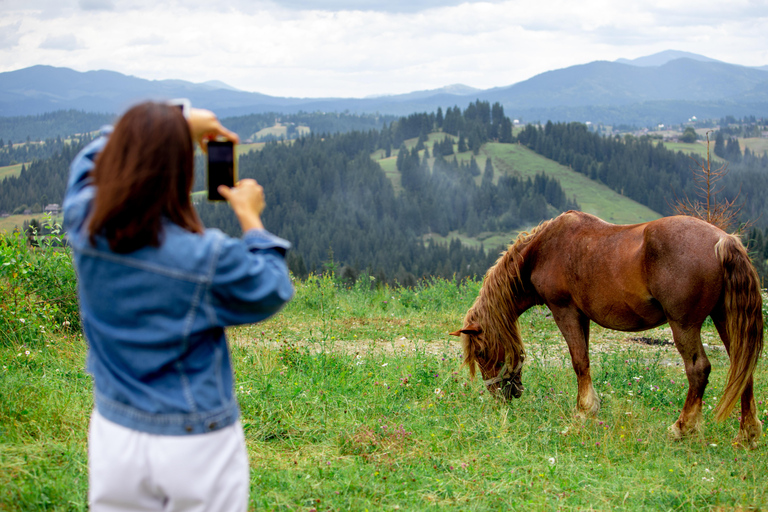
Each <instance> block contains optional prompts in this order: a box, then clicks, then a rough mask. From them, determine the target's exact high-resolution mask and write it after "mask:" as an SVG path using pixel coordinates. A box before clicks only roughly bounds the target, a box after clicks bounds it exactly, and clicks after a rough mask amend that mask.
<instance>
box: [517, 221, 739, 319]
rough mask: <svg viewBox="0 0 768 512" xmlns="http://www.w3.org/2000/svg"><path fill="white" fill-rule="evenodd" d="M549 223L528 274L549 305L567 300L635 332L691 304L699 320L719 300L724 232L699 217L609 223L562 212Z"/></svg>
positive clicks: (595, 316)
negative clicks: (534, 265)
mask: <svg viewBox="0 0 768 512" xmlns="http://www.w3.org/2000/svg"><path fill="white" fill-rule="evenodd" d="M549 228H550V229H548V231H549V233H548V234H543V235H544V236H543V237H542V240H541V244H540V245H539V246H538V249H539V254H538V257H537V260H538V261H537V266H538V267H539V268H534V269H533V274H532V275H531V277H532V281H533V282H534V285H535V286H536V287H537V289H539V292H540V295H541V296H542V298H543V299H544V302H545V303H547V304H548V305H549V306H550V307H552V306H553V305H554V306H557V305H558V303H559V304H562V305H563V306H565V305H566V304H569V303H570V304H572V305H573V306H574V307H577V308H578V309H580V310H582V311H583V312H584V313H585V314H587V316H589V317H590V318H591V319H592V320H594V321H596V322H598V323H600V324H601V325H603V326H605V327H610V328H614V329H620V330H643V329H647V328H649V327H653V326H654V325H659V324H660V323H663V322H664V321H665V319H666V318H676V317H679V316H684V315H687V314H689V312H690V310H691V303H692V301H697V300H698V301H701V302H700V304H701V305H702V306H703V308H696V309H697V310H699V311H703V309H707V311H706V314H704V317H706V315H707V314H709V310H711V308H713V307H714V305H715V303H716V302H717V300H718V299H719V297H720V294H721V288H722V269H721V267H720V265H719V262H718V259H717V257H716V254H715V244H716V243H717V242H718V240H720V238H722V237H723V236H727V235H726V234H725V233H724V232H723V231H721V230H719V229H717V228H715V227H714V226H711V225H710V224H707V223H706V222H704V221H700V220H698V219H694V218H692V217H682V216H677V217H664V218H662V219H659V220H656V221H652V222H648V223H642V224H633V225H615V224H610V223H608V222H605V221H602V220H601V219H599V218H597V217H595V216H593V215H589V214H586V213H582V212H567V213H565V214H563V215H561V216H560V217H558V218H557V219H555V220H554V221H553V223H552V225H551V226H549ZM702 320H703V318H702ZM694 321H698V318H697V319H695V320H694Z"/></svg>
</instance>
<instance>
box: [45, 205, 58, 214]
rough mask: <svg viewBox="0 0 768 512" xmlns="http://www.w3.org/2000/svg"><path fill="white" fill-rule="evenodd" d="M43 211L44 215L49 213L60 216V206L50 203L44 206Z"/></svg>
mask: <svg viewBox="0 0 768 512" xmlns="http://www.w3.org/2000/svg"><path fill="white" fill-rule="evenodd" d="M43 211H44V212H45V213H50V214H51V215H59V214H61V206H60V205H58V204H56V203H51V204H49V205H46V206H45V208H44V209H43Z"/></svg>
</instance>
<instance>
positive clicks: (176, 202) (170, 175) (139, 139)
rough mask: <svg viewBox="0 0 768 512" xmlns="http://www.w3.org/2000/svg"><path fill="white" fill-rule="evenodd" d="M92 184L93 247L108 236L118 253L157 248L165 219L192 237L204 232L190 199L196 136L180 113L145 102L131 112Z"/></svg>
mask: <svg viewBox="0 0 768 512" xmlns="http://www.w3.org/2000/svg"><path fill="white" fill-rule="evenodd" d="M93 180H94V185H95V186H96V197H95V199H94V204H93V212H92V213H91V217H90V221H89V224H88V232H89V235H90V241H91V244H95V237H96V235H103V236H104V237H106V239H107V240H108V241H109V246H110V248H111V249H112V250H113V251H115V252H118V253H128V252H131V251H135V250H137V249H140V248H142V247H144V246H146V245H151V246H155V247H157V246H159V245H160V243H161V236H162V221H163V217H166V218H168V219H169V220H170V221H171V222H173V223H175V224H178V225H179V226H181V227H182V228H184V229H186V230H188V231H192V232H194V233H202V231H203V225H202V223H201V222H200V218H199V217H198V216H197V212H196V211H195V208H194V206H192V200H191V198H190V195H189V194H190V192H191V190H192V185H193V180H194V146H193V142H192V135H191V133H190V131H189V125H188V124H187V122H186V120H185V119H184V116H183V115H182V114H181V111H180V110H179V109H178V108H176V107H172V106H168V105H165V104H163V103H153V102H146V103H141V104H139V105H136V106H134V107H132V108H131V109H130V110H128V111H127V112H126V113H125V114H124V115H123V117H122V118H121V119H120V120H119V121H118V123H117V124H116V125H115V129H114V131H113V133H112V135H111V136H110V138H109V141H108V142H107V144H106V146H105V147H104V150H103V151H102V152H101V154H100V155H99V156H98V158H97V160H96V167H95V168H94V170H93Z"/></svg>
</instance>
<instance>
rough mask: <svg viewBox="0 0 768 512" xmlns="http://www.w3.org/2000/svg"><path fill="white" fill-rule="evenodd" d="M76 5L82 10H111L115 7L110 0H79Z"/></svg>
mask: <svg viewBox="0 0 768 512" xmlns="http://www.w3.org/2000/svg"><path fill="white" fill-rule="evenodd" d="M78 5H79V6H80V8H81V9H82V10H84V11H112V10H114V9H115V4H114V3H113V2H112V0H79V2H78Z"/></svg>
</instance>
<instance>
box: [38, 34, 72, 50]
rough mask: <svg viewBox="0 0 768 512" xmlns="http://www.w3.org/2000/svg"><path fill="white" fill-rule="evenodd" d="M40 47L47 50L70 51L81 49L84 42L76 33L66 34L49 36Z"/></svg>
mask: <svg viewBox="0 0 768 512" xmlns="http://www.w3.org/2000/svg"><path fill="white" fill-rule="evenodd" d="M39 48H43V49H46V50H65V51H68V52H71V51H75V50H80V49H82V48H83V44H82V43H81V42H80V40H79V39H77V38H76V37H75V36H74V34H64V35H60V36H48V37H46V38H45V40H44V41H43V42H42V43H40V46H39Z"/></svg>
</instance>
